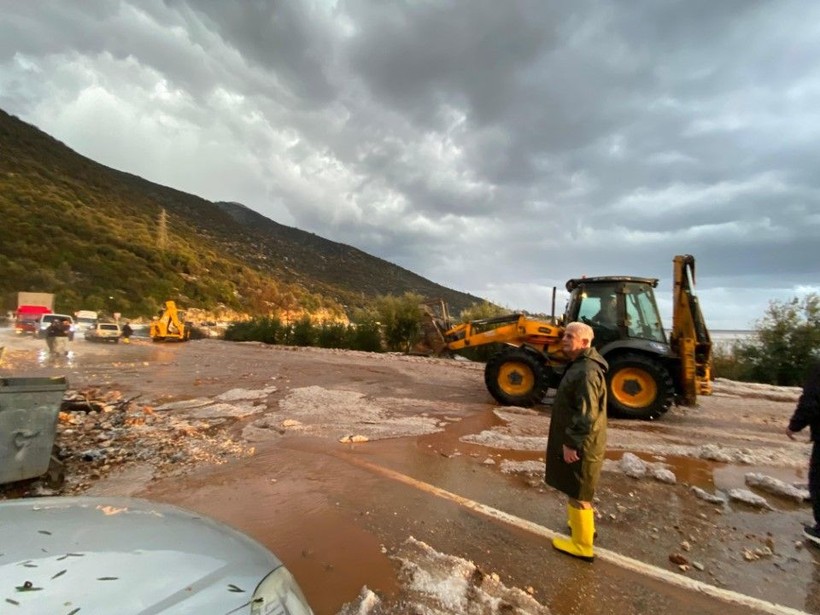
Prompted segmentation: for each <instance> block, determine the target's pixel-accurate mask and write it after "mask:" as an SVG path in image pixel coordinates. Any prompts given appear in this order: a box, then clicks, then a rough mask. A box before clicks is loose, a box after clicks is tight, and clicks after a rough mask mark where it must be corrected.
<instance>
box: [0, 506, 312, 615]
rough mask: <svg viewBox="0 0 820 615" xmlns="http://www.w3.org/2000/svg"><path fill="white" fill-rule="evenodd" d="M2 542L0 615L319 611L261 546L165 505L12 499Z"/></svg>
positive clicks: (1, 526)
mask: <svg viewBox="0 0 820 615" xmlns="http://www.w3.org/2000/svg"><path fill="white" fill-rule="evenodd" d="M0 545H2V554H0V595H2V596H3V597H4V598H5V606H6V608H5V609H4V612H6V611H8V612H12V611H14V612H18V611H19V612H20V613H79V614H80V615H82V614H83V613H117V614H118V615H127V614H134V615H137V614H143V613H175V614H193V613H233V614H246V615H257V614H260V615H261V614H263V613H282V614H284V613H288V614H290V615H312V613H313V611H312V610H311V608H310V606H309V605H308V603H307V601H306V600H305V597H304V595H303V594H302V590H301V589H300V588H299V586H298V584H297V583H296V581H295V579H294V578H293V576H292V575H291V574H290V572H288V570H287V569H286V568H285V566H284V565H283V564H282V562H281V561H280V560H279V559H278V558H277V557H276V556H275V555H274V554H273V553H271V552H270V551H269V550H267V549H266V548H265V547H263V546H262V545H261V544H259V543H258V542H256V541H254V540H252V539H251V538H249V537H248V536H246V535H245V534H242V533H240V532H239V531H237V530H235V529H233V528H231V527H228V526H227V525H225V524H223V523H220V522H218V521H215V520H213V519H210V518H208V517H205V516H203V515H200V514H198V513H194V512H191V511H187V510H184V509H182V508H177V507H175V506H169V505H167V504H159V503H155V502H150V501H148V500H141V499H136V498H113V497H106V498H102V497H99V498H98V497H83V496H79V497H42V498H35V499H18V500H6V501H2V502H0ZM12 604H13V605H14V606H15V607H16V608H17V610H14V608H13V607H12V606H11V605H12Z"/></svg>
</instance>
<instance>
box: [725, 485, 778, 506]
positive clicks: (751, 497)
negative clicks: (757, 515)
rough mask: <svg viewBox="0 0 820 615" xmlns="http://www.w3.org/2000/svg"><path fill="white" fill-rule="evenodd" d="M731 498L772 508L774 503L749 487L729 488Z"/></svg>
mask: <svg viewBox="0 0 820 615" xmlns="http://www.w3.org/2000/svg"><path fill="white" fill-rule="evenodd" d="M729 499H730V500H735V501H737V502H743V503H744V504H749V505H750V506H755V507H757V508H768V509H770V510H772V505H771V504H769V502H768V500H767V499H766V498H764V497H763V496H760V495H757V494H756V493H752V492H751V491H749V490H748V489H729Z"/></svg>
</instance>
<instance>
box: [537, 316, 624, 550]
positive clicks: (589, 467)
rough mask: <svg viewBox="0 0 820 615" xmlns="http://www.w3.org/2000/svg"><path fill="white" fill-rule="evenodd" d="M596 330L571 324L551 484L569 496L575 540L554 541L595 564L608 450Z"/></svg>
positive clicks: (603, 366) (552, 442) (554, 425)
mask: <svg viewBox="0 0 820 615" xmlns="http://www.w3.org/2000/svg"><path fill="white" fill-rule="evenodd" d="M592 338H593V333H592V328H591V327H590V326H589V325H586V324H584V323H580V322H571V323H569V324H568V325H567V327H566V329H565V331H564V337H563V338H562V340H561V347H562V349H563V351H564V354H565V355H567V357H568V358H569V359H570V363H569V364H568V365H567V368H566V370H565V372H564V377H563V378H562V379H561V384H560V385H559V386H558V391H557V393H556V394H555V401H554V402H553V404H552V416H551V418H550V433H549V439H548V441H547V457H546V463H547V468H546V475H545V482H546V483H547V484H548V485H549V486H551V487H555V488H556V489H558V490H559V491H562V492H563V493H565V494H567V496H568V497H569V502H568V503H567V523H568V524H569V528H570V531H571V533H572V538H571V539H570V540H567V539H565V538H555V539H553V541H552V546H554V547H555V548H556V549H558V550H559V551H563V552H564V553H568V554H570V555H573V556H575V557H579V558H581V559H585V560H588V561H592V559H593V552H592V541H593V538H594V536H595V513H594V511H593V510H592V497H593V495H594V494H595V486H596V485H597V484H598V477H599V476H600V474H601V466H602V465H603V463H604V452H605V451H606V371H607V369H608V367H609V366H608V365H607V363H606V361H605V360H604V358H603V357H602V356H601V355H600V354H598V351H597V350H595V349H594V348H592V347H591V344H592Z"/></svg>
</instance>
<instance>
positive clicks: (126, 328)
mask: <svg viewBox="0 0 820 615" xmlns="http://www.w3.org/2000/svg"><path fill="white" fill-rule="evenodd" d="M133 333H134V330H133V329H132V328H131V325H129V324H128V323H125V324H124V325H123V326H122V341H123V342H124V343H126V344H129V343H130V339H131V335H132V334H133Z"/></svg>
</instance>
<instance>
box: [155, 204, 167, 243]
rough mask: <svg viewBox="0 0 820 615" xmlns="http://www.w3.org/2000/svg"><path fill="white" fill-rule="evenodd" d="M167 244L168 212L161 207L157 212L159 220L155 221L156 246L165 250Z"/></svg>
mask: <svg viewBox="0 0 820 615" xmlns="http://www.w3.org/2000/svg"><path fill="white" fill-rule="evenodd" d="M167 245H168V213H167V212H166V211H165V208H164V207H163V208H162V209H161V210H160V212H159V221H158V222H157V248H159V249H160V250H165V246H167Z"/></svg>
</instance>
